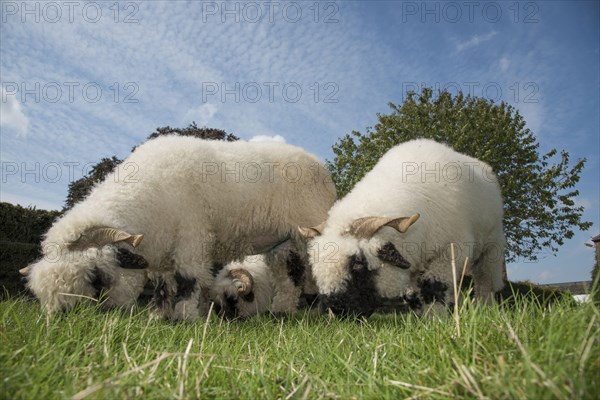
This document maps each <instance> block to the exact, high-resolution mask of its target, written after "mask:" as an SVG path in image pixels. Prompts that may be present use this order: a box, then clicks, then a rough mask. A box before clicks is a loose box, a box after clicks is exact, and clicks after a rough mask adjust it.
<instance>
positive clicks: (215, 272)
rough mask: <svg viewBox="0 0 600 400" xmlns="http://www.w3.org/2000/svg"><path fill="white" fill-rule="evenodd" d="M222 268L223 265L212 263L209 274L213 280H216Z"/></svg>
mask: <svg viewBox="0 0 600 400" xmlns="http://www.w3.org/2000/svg"><path fill="white" fill-rule="evenodd" d="M224 266H225V265H223V264H222V263H220V262H215V263H213V265H212V266H211V267H210V273H211V274H212V276H213V278H216V276H217V275H219V272H221V270H222V269H223V267H224Z"/></svg>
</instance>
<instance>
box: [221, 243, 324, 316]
mask: <svg viewBox="0 0 600 400" xmlns="http://www.w3.org/2000/svg"><path fill="white" fill-rule="evenodd" d="M274 256H275V257H283V258H285V260H282V261H281V262H284V263H285V265H286V266H287V272H288V276H290V277H291V278H292V279H293V280H294V286H295V288H298V289H301V290H302V291H301V294H300V301H299V303H298V308H310V307H311V306H312V305H313V304H314V303H316V299H317V297H318V296H317V287H316V284H315V282H314V279H313V278H312V275H311V273H310V269H307V268H306V264H305V263H304V260H303V259H302V257H300V256H299V254H298V253H296V252H294V251H291V250H290V249H288V248H286V247H284V246H282V247H280V248H278V249H277V250H275V251H273V252H271V254H270V255H269V257H271V260H273V259H272V257H274ZM266 258H267V256H264V255H258V256H248V257H246V258H245V259H244V260H243V261H241V262H232V263H229V264H227V265H225V266H224V267H223V266H219V265H217V266H215V268H213V274H214V275H215V279H214V281H213V284H212V286H211V287H210V289H209V300H210V301H212V302H213V303H214V309H215V311H216V312H217V313H218V314H219V315H221V316H222V317H225V318H227V319H234V318H246V317H250V316H252V315H255V314H262V313H266V312H273V310H272V308H271V301H272V299H273V296H274V295H275V288H274V282H275V279H274V277H273V274H272V272H271V269H269V268H267V266H266Z"/></svg>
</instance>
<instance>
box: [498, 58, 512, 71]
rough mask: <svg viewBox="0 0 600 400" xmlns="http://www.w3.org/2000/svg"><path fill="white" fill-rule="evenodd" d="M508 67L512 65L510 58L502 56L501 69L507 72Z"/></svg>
mask: <svg viewBox="0 0 600 400" xmlns="http://www.w3.org/2000/svg"><path fill="white" fill-rule="evenodd" d="M508 67H510V60H509V59H508V58H506V57H502V58H501V59H500V71H502V72H506V71H508Z"/></svg>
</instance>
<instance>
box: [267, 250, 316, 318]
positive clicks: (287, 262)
mask: <svg viewBox="0 0 600 400" xmlns="http://www.w3.org/2000/svg"><path fill="white" fill-rule="evenodd" d="M296 250H297V248H296V247H295V246H291V248H289V249H286V250H285V251H277V252H274V253H270V254H268V255H267V258H266V262H267V265H268V266H269V267H270V268H271V271H272V273H273V279H274V286H275V296H274V297H273V302H272V305H271V311H272V312H273V314H288V313H294V312H296V311H297V310H298V305H299V302H300V296H301V295H302V288H303V285H304V280H305V271H306V265H307V264H306V260H305V259H303V258H302V256H301V255H300V254H302V253H300V252H297V251H296Z"/></svg>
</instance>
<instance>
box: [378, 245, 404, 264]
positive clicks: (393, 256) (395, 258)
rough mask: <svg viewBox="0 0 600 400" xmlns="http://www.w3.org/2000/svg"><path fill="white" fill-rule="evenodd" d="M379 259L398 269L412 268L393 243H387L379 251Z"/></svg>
mask: <svg viewBox="0 0 600 400" xmlns="http://www.w3.org/2000/svg"><path fill="white" fill-rule="evenodd" d="M377 257H378V258H379V259H380V260H381V261H383V262H386V263H389V264H392V265H394V266H396V267H398V268H402V269H408V268H410V263H409V262H408V261H406V259H405V258H404V257H402V254H400V252H399V251H398V249H396V246H394V244H393V243H392V242H387V243H386V244H385V245H384V246H383V247H382V248H380V249H379V250H378V251H377Z"/></svg>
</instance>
